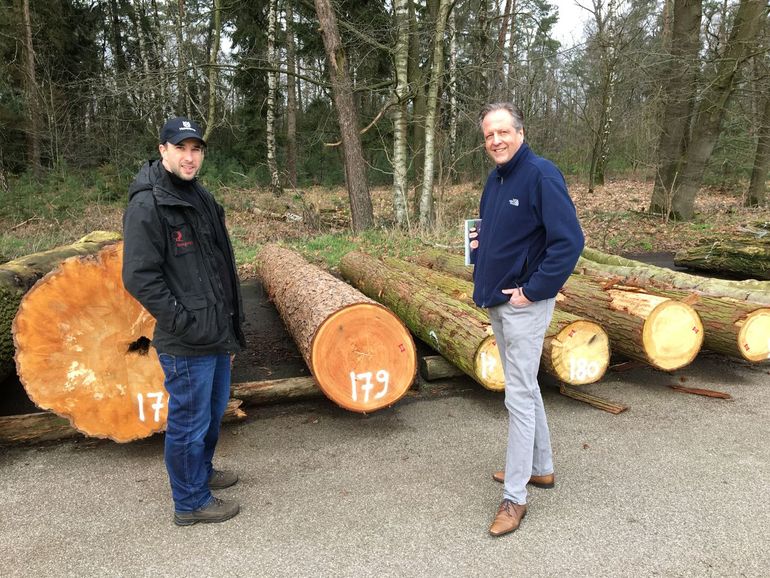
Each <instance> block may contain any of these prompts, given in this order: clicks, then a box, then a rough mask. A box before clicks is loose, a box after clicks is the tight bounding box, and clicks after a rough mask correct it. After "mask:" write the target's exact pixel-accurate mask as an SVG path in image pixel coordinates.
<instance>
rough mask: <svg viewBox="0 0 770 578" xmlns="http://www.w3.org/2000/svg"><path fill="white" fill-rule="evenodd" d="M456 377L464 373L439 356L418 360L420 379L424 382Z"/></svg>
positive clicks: (428, 356) (427, 356)
mask: <svg viewBox="0 0 770 578" xmlns="http://www.w3.org/2000/svg"><path fill="white" fill-rule="evenodd" d="M458 375H465V373H464V372H463V371H462V370H461V369H460V368H459V367H457V366H456V365H454V364H453V363H451V362H450V361H447V360H446V359H444V358H443V357H441V356H440V355H425V356H424V357H421V358H420V377H422V378H423V379H424V380H425V381H435V380H436V379H444V378H446V377H457V376H458Z"/></svg>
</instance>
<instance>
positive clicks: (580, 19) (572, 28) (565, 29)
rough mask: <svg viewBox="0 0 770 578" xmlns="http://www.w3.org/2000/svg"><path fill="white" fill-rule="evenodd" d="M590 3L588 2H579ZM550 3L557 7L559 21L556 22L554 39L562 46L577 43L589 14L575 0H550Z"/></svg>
mask: <svg viewBox="0 0 770 578" xmlns="http://www.w3.org/2000/svg"><path fill="white" fill-rule="evenodd" d="M581 3H582V4H585V5H587V6H588V5H590V3H589V2H585V1H583V2H581ZM551 4H553V5H555V6H557V7H558V8H559V21H558V22H557V23H556V26H555V31H556V34H554V36H556V39H557V40H559V42H561V43H562V45H563V46H564V47H568V46H572V45H574V44H576V43H578V42H579V41H580V40H581V38H582V37H583V26H584V25H585V21H586V19H587V18H588V17H589V16H590V14H589V13H588V12H586V11H585V10H583V9H582V8H580V7H579V6H578V5H577V4H576V3H575V0H551Z"/></svg>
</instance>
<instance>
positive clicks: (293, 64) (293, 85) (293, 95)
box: [286, 2, 298, 189]
mask: <svg viewBox="0 0 770 578" xmlns="http://www.w3.org/2000/svg"><path fill="white" fill-rule="evenodd" d="M296 54H297V49H296V39H295V38H294V9H293V8H292V3H291V2H286V67H287V68H288V71H289V72H288V74H287V75H286V178H287V179H288V181H289V186H290V187H291V188H293V189H296V188H297V112H298V107H297V81H296V79H295V78H294V75H295V74H296V72H297V56H296Z"/></svg>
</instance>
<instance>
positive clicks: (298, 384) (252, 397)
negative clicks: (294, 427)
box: [230, 377, 323, 405]
mask: <svg viewBox="0 0 770 578" xmlns="http://www.w3.org/2000/svg"><path fill="white" fill-rule="evenodd" d="M230 395H232V396H233V397H234V398H237V399H240V400H242V401H243V402H244V403H245V404H247V405H266V404H270V403H282V402H286V401H296V400H300V399H315V398H318V397H323V392H322V391H321V390H320V389H319V388H318V383H316V380H315V379H313V378H312V377H288V378H285V379H270V380H265V381H249V382H242V383H234V384H232V386H231V387H230Z"/></svg>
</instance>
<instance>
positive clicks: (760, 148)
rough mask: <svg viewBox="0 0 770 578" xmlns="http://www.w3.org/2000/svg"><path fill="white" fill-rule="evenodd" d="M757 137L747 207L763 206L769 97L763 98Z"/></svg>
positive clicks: (769, 147) (769, 156) (768, 165)
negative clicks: (763, 105)
mask: <svg viewBox="0 0 770 578" xmlns="http://www.w3.org/2000/svg"><path fill="white" fill-rule="evenodd" d="M757 132H758V135H757V149H756V152H755V153H754V166H753V168H752V170H751V182H750V183H749V190H748V193H747V194H746V203H745V204H746V206H747V207H761V206H764V205H765V202H766V201H765V181H766V180H767V171H768V170H769V169H770V96H767V97H766V98H765V107H764V110H763V111H762V120H761V122H760V125H759V129H758V131H757Z"/></svg>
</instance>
